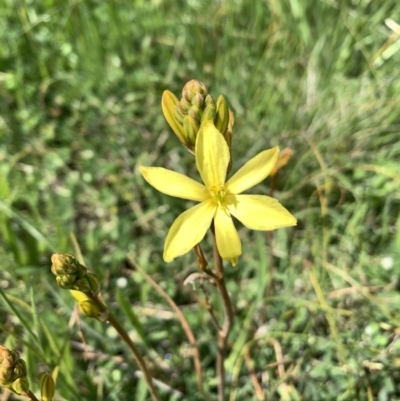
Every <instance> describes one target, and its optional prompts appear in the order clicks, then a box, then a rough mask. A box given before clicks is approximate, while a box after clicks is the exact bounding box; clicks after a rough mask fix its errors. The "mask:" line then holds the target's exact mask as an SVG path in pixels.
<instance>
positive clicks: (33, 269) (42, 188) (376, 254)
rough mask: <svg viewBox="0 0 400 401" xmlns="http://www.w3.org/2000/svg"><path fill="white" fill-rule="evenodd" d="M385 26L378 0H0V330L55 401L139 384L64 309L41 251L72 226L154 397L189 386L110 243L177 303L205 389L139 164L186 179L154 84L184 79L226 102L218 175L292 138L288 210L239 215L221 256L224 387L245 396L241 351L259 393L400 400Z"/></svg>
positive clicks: (62, 241)
mask: <svg viewBox="0 0 400 401" xmlns="http://www.w3.org/2000/svg"><path fill="white" fill-rule="evenodd" d="M396 22H397V23H399V24H400V4H399V3H398V2H397V1H395V0H388V1H385V2H380V1H372V0H353V1H348V0H343V1H342V0H339V1H334V0H323V1H317V0H302V1H300V0H285V1H277V0H263V1H260V0H250V1H247V0H246V1H245V0H219V1H217V0H201V1H200V0H189V1H180V0H175V1H166V0H165V1H164V0H154V1H141V0H134V1H128V0H119V1H117V0H110V1H102V0H70V1H61V0H42V1H40V2H37V1H34V0H18V1H14V0H1V1H0V30H1V34H2V39H1V46H0V257H1V264H0V289H1V297H0V299H1V301H0V343H5V344H7V345H9V346H13V347H16V348H18V349H20V350H21V351H23V353H24V358H25V359H26V361H27V362H28V366H29V368H30V369H29V371H30V373H31V377H30V378H31V383H37V377H38V374H39V373H38V372H40V371H42V370H43V368H44V366H48V367H49V368H50V369H54V368H56V367H59V369H60V371H59V378H58V382H57V393H58V394H59V399H68V400H73V399H79V400H128V399H135V400H137V401H141V400H147V399H148V395H146V390H145V386H144V383H142V382H141V381H140V380H138V379H137V375H136V373H135V371H134V370H132V369H131V368H130V367H129V366H128V365H126V364H125V363H123V361H122V359H121V357H120V356H121V355H124V354H125V353H126V349H125V347H124V346H123V345H120V344H119V343H118V342H117V341H114V340H113V338H114V335H115V334H114V332H113V331H112V330H110V329H109V328H108V327H107V325H105V324H101V323H99V322H97V323H94V322H93V321H91V320H89V319H87V318H82V319H81V320H77V317H76V316H77V315H76V314H75V313H73V308H74V304H73V301H72V299H71V297H70V296H69V294H68V293H67V292H62V291H61V290H59V289H58V288H57V287H56V285H55V280H54V278H53V277H52V276H51V274H50V271H49V265H50V263H49V258H50V255H51V254H52V253H53V252H55V251H58V252H74V251H75V250H74V248H73V247H72V245H71V239H70V238H71V237H70V233H73V234H74V236H75V237H76V239H77V242H78V244H79V247H80V249H81V251H82V254H83V255H84V258H85V262H86V264H87V266H89V267H90V268H91V269H92V271H93V272H95V273H96V274H97V275H98V276H99V277H100V278H101V280H102V283H103V293H104V294H105V296H106V298H107V301H108V302H109V303H110V304H111V305H112V306H113V307H115V311H116V313H117V314H119V315H120V318H121V319H122V320H123V321H124V324H125V326H126V327H127V328H128V329H129V330H130V331H131V332H132V336H134V338H135V339H136V341H137V342H138V344H139V346H140V348H141V350H142V351H145V350H147V352H148V355H150V356H149V360H150V363H151V364H152V369H153V371H154V373H155V376H156V377H157V378H158V379H159V380H161V381H163V382H165V383H168V384H169V386H171V389H174V392H172V393H171V391H170V392H168V391H165V392H163V394H164V395H163V397H164V399H165V400H176V399H190V400H197V399H199V400H200V399H201V398H200V396H198V395H196V390H195V388H196V386H195V378H194V374H193V367H192V361H191V358H190V349H189V346H188V344H187V341H186V338H185V337H184V335H183V331H182V329H181V327H180V325H179V322H178V321H177V320H176V319H175V317H174V315H173V314H172V313H171V312H170V311H169V309H168V306H167V305H166V304H165V303H164V301H163V300H162V298H161V297H160V296H159V295H158V294H157V293H156V292H155V291H154V290H153V289H152V288H151V287H149V285H148V284H146V282H145V281H144V280H143V278H142V277H141V276H140V275H139V274H138V273H136V272H134V271H133V270H132V269H131V267H130V266H129V264H128V263H127V258H126V254H127V252H131V253H132V254H133V255H134V256H135V258H136V259H137V260H138V261H139V263H140V264H141V266H142V267H143V268H144V269H145V270H146V271H147V272H148V273H149V274H151V275H152V277H153V278H154V279H155V280H156V281H157V282H159V283H160V284H161V285H162V286H163V288H165V289H166V290H167V291H168V293H169V294H170V295H171V296H172V297H173V298H174V300H175V301H176V302H177V303H178V304H179V305H180V306H181V307H182V309H183V311H184V313H185V314H186V316H187V317H188V319H189V321H190V323H191V325H192V327H193V330H194V332H195V334H196V335H197V338H198V341H199V344H200V350H201V354H202V360H203V366H204V368H205V375H206V380H207V386H208V390H209V391H210V393H213V392H215V385H216V382H215V379H214V376H215V372H214V355H215V350H216V345H215V342H214V340H213V330H212V327H211V325H210V321H209V315H208V314H207V313H206V311H205V310H204V309H203V308H202V307H201V306H199V304H198V302H197V299H198V298H201V297H202V294H201V293H200V292H199V291H198V289H197V290H196V289H192V288H191V287H190V286H183V281H184V279H185V278H186V277H187V276H188V275H189V274H190V273H191V272H193V271H196V263H195V257H194V255H193V254H189V255H187V256H185V257H183V258H180V259H178V260H176V261H174V262H173V263H171V264H169V265H166V264H165V263H164V262H163V261H162V258H161V255H162V246H163V239H164V238H165V235H166V232H167V230H168V228H169V226H170V224H171V223H172V221H173V220H174V218H175V217H176V216H177V215H178V214H179V213H180V212H181V211H182V210H183V209H184V207H185V206H186V205H185V204H184V201H182V200H178V199H173V198H169V197H167V196H164V195H162V194H160V193H157V192H156V191H155V190H154V189H153V188H151V187H150V186H149V185H147V184H146V183H145V182H144V180H143V179H142V178H141V177H140V175H139V174H138V166H139V165H140V164H146V165H151V164H152V165H160V166H161V165H162V166H165V167H167V168H171V169H174V170H176V171H181V172H185V173H187V172H189V173H190V174H195V170H194V166H193V160H192V158H191V156H190V155H189V154H188V153H187V152H185V150H184V149H182V148H181V147H180V146H179V144H178V140H177V139H176V138H175V137H174V136H173V134H172V133H171V131H170V129H169V127H168V126H167V124H166V122H165V120H164V118H163V117H162V114H161V107H160V100H161V94H162V91H163V90H164V89H167V88H168V89H170V90H172V91H173V92H175V93H176V94H177V95H179V91H180V89H181V88H182V86H183V85H184V83H185V82H186V81H188V80H189V79H192V78H196V79H198V80H201V81H203V82H204V83H205V84H206V85H207V86H208V88H209V90H210V92H211V93H212V94H213V95H214V96H218V95H219V94H224V95H225V96H226V97H227V99H228V100H229V103H230V108H232V109H233V110H234V112H235V117H236V125H235V131H234V169H233V170H235V169H236V168H237V167H238V166H240V165H242V164H243V162H244V161H245V160H246V159H248V158H249V157H251V156H253V155H255V154H256V153H257V152H258V151H260V150H262V149H265V148H268V147H271V146H274V145H276V144H279V145H280V147H281V148H284V147H291V148H292V149H293V150H294V156H293V158H292V160H291V161H290V163H289V165H288V166H287V167H286V168H285V169H284V170H283V171H281V173H280V175H279V177H278V182H277V190H276V193H275V195H276V197H277V198H278V199H279V200H280V201H281V202H282V203H283V204H284V205H285V206H286V207H287V208H288V209H289V210H290V211H291V212H293V213H294V214H295V215H296V217H297V218H298V220H299V224H298V226H297V227H296V228H294V229H285V230H279V231H277V232H275V233H274V235H273V238H272V242H271V241H268V237H266V236H265V235H264V233H254V232H249V231H248V230H246V229H243V228H240V234H241V236H242V238H243V240H244V252H245V253H244V256H243V257H242V259H241V261H240V263H239V264H238V266H236V267H235V268H231V267H227V275H228V287H229V290H230V292H231V293H232V296H233V302H234V305H236V309H237V321H236V325H235V328H234V331H233V333H232V335H231V337H230V354H229V357H228V360H227V365H226V366H227V371H228V373H229V377H228V381H229V382H230V383H231V384H230V387H231V390H230V400H234V399H237V400H239V401H240V400H250V399H254V400H256V399H258V398H257V397H256V395H255V390H254V387H253V384H252V381H251V377H250V374H249V372H250V371H251V369H250V368H249V359H250V358H251V359H252V361H253V369H254V372H256V375H257V377H258V379H259V381H260V382H261V383H262V386H263V388H264V391H265V394H266V396H268V400H279V399H282V400H307V401H313V400H315V401H318V400H332V399H337V400H379V401H385V400H395V399H398V398H399V397H400V385H399V383H400V377H399V375H400V374H399V369H398V367H399V365H400V340H399V333H400V331H399V323H400V310H399V305H400V302H399V301H400V297H399V294H398V291H399V285H400V283H399V279H398V277H399V274H400V262H399V256H400V252H399V249H400V231H399V224H400V217H399V216H400V214H399V209H400V191H399V187H400V174H399V160H400V141H399V138H400V134H399V131H400V129H399V128H400V120H399V115H400V102H399V98H398V94H399V93H400V72H399V68H398V66H399V63H400V54H399V51H398V48H399V43H400V42H399V41H398V39H399V37H400V29H399V27H398V26H397V31H396V32H397V33H396V32H395V31H394V30H396V24H395V23H396ZM393 29H394V30H393ZM260 191H261V192H260ZM268 192H269V188H268V183H263V184H260V185H259V186H258V188H257V193H265V194H268ZM269 239H270V240H271V237H270V238H269ZM270 255H272V256H273V257H272V258H271V257H270ZM272 263H273V266H271V264H272ZM272 267H273V269H272ZM272 271H273V277H274V285H273V288H272V286H271V284H270V283H271V274H270V273H271V272H272ZM271 290H272V291H271ZM210 291H211V292H212V289H210ZM117 301H119V302H120V304H121V305H124V307H123V308H122V311H121V310H119V309H118V304H117ZM124 309H125V313H124V312H123V310H124ZM118 311H119V312H118ZM128 311H129V313H128ZM206 327H207V328H208V327H210V330H205V328H206ZM94 328H95V329H96V330H94ZM128 358H129V357H128ZM277 360H278V362H279V361H280V362H282V360H283V361H284V363H283V364H280V365H278V367H277V365H276V363H275V362H276V361H277ZM33 389H34V390H37V385H36V384H33ZM171 389H170V390H171ZM132 397H134V398H132ZM196 397H197V398H196Z"/></svg>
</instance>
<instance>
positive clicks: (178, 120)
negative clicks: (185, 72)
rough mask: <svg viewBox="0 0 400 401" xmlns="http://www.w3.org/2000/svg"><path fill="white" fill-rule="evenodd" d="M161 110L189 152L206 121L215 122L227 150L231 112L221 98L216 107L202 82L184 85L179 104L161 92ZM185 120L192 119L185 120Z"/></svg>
mask: <svg viewBox="0 0 400 401" xmlns="http://www.w3.org/2000/svg"><path fill="white" fill-rule="evenodd" d="M161 106H162V110H163V113H164V116H165V118H166V120H167V122H168V124H169V125H170V127H171V128H172V130H173V131H174V132H175V134H176V135H177V137H178V139H179V140H180V141H181V143H182V144H183V145H184V146H185V147H186V148H187V149H188V150H189V151H190V152H192V153H194V148H195V145H196V137H197V133H198V132H199V129H200V127H201V124H203V123H204V122H205V121H209V120H211V121H213V122H214V125H215V126H216V128H217V129H218V130H219V131H220V132H221V133H222V135H224V137H225V139H226V141H227V143H228V145H229V146H230V144H231V142H230V141H229V140H228V139H227V135H229V134H228V133H227V130H228V129H229V121H230V115H231V113H232V112H231V111H230V110H229V109H228V105H227V102H226V99H225V98H224V97H223V96H219V98H218V101H217V104H215V101H214V99H213V98H212V96H211V95H209V94H208V90H207V88H206V86H205V85H204V84H203V83H202V82H199V81H197V80H195V79H192V80H191V81H189V82H187V83H186V84H185V86H184V87H183V89H182V97H181V99H180V100H179V101H178V99H177V98H176V97H175V95H174V94H173V93H172V92H170V91H164V93H163V97H162V100H161ZM187 116H189V117H190V118H191V119H190V120H189V119H187V118H186V117H187ZM230 133H232V131H231V132H230Z"/></svg>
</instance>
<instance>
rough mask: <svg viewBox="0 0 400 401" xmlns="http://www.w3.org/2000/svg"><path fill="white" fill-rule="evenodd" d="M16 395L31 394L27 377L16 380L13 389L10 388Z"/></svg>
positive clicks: (12, 385)
mask: <svg viewBox="0 0 400 401" xmlns="http://www.w3.org/2000/svg"><path fill="white" fill-rule="evenodd" d="M8 389H9V390H11V391H13V392H14V393H16V394H21V395H26V394H28V392H29V382H28V379H27V378H26V376H23V377H19V378H18V379H16V380H14V381H13V383H12V384H11V387H9V388H8Z"/></svg>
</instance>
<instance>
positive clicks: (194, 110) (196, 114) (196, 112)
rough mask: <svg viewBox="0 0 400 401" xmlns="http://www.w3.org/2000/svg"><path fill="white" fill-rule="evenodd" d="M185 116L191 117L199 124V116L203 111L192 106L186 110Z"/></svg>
mask: <svg viewBox="0 0 400 401" xmlns="http://www.w3.org/2000/svg"><path fill="white" fill-rule="evenodd" d="M187 114H188V116H190V117H192V118H193V120H195V121H196V122H197V123H200V120H201V115H202V114H203V110H201V109H200V107H197V106H192V107H191V108H190V109H189V110H188V113H187Z"/></svg>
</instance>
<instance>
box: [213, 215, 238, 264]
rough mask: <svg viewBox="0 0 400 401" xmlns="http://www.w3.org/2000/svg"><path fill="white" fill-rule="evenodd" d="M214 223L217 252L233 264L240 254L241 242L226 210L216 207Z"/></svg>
mask: <svg viewBox="0 0 400 401" xmlns="http://www.w3.org/2000/svg"><path fill="white" fill-rule="evenodd" d="M214 224H215V237H216V239H217V247H218V251H219V254H220V255H221V257H222V259H226V260H229V261H230V262H231V263H232V265H233V266H235V265H236V264H237V261H238V257H239V256H240V255H241V254H242V244H241V242H240V238H239V234H238V232H237V230H236V228H235V225H234V224H233V220H232V217H231V216H230V215H229V213H228V212H227V211H226V210H224V209H222V208H218V209H217V213H216V214H215V217H214Z"/></svg>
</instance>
